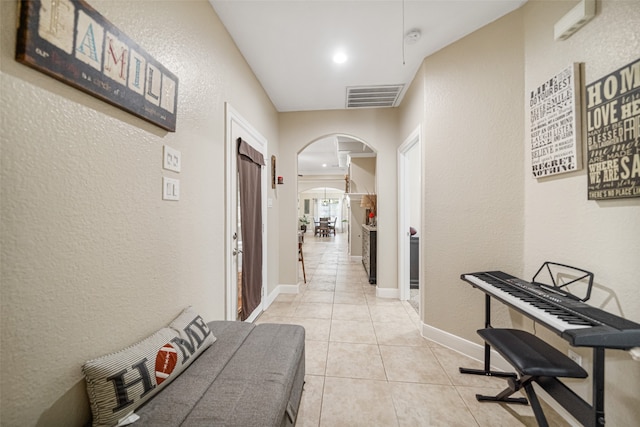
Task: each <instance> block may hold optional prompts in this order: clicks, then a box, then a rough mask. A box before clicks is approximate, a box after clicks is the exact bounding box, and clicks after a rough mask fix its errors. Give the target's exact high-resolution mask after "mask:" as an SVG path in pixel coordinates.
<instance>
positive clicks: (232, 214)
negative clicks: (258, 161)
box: [225, 104, 267, 322]
mask: <svg viewBox="0 0 640 427" xmlns="http://www.w3.org/2000/svg"><path fill="white" fill-rule="evenodd" d="M225 113H226V136H225V139H226V141H225V143H226V164H227V166H228V167H227V171H226V204H225V206H226V226H225V228H226V230H225V234H226V236H225V248H226V266H225V283H226V296H227V298H226V310H225V311H226V319H227V320H245V321H247V322H252V321H253V320H255V319H256V318H257V317H258V315H259V314H260V313H261V312H262V311H263V309H264V300H265V298H264V297H265V295H266V286H267V263H266V253H267V235H266V232H265V226H264V224H265V223H266V219H267V215H266V214H267V210H266V206H267V204H266V194H267V172H266V169H267V168H266V167H264V166H262V167H260V168H259V171H258V175H259V184H257V185H259V188H260V191H259V193H260V195H261V197H259V198H257V199H256V201H255V206H256V209H259V215H257V216H256V218H261V219H260V220H259V222H261V223H260V224H253V225H254V226H255V227H254V228H253V231H250V233H247V228H246V227H243V226H242V225H243V224H242V221H243V218H247V217H249V214H250V213H251V212H249V211H247V209H246V208H245V211H246V212H244V213H243V212H241V202H240V185H239V179H238V170H239V164H238V156H237V154H238V140H242V141H243V143H244V144H246V145H244V147H245V150H250V151H252V152H254V153H255V155H256V156H257V157H260V156H262V158H265V157H266V153H267V140H266V139H265V138H264V137H263V136H262V135H260V133H259V132H257V131H256V130H255V129H254V128H253V127H252V126H251V125H250V124H249V123H248V122H247V121H246V120H245V119H244V118H243V117H242V116H240V114H239V113H238V112H237V111H235V110H234V109H233V107H231V105H229V104H225ZM252 210H253V209H252ZM246 225H247V224H245V226H246ZM243 229H244V231H245V233H244V234H245V235H243ZM247 234H259V237H261V245H260V246H261V248H259V250H257V251H255V250H254V251H253V253H254V254H258V255H257V256H258V257H259V264H261V266H262V268H261V269H259V270H260V271H258V272H257V273H255V274H254V275H255V276H257V277H256V282H257V283H259V284H260V285H259V289H258V290H257V291H256V292H254V294H255V295H254V298H252V301H253V302H252V303H251V304H249V305H248V306H243V305H244V304H246V297H247V295H243V283H244V282H246V280H247V275H248V272H244V274H243V271H242V270H243V268H242V265H243V256H244V255H245V251H246V250H247V243H248V242H249V241H250V239H249V238H250V236H248V235H247ZM248 239H249V240H248ZM259 240H260V239H259ZM253 249H255V248H253ZM246 255H249V254H246ZM245 261H246V259H245ZM245 264H246V263H245ZM254 306H255V309H254V308H253V307H254ZM247 307H249V308H250V310H247Z"/></svg>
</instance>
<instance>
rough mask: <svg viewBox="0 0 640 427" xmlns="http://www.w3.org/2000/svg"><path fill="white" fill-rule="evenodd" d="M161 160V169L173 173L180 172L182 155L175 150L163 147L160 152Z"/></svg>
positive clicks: (166, 146)
mask: <svg viewBox="0 0 640 427" xmlns="http://www.w3.org/2000/svg"><path fill="white" fill-rule="evenodd" d="M162 158H163V161H162V167H163V168H165V169H167V170H170V171H174V172H180V168H181V166H182V153H180V152H179V151H178V150H176V149H175V148H171V147H169V146H168V145H165V146H163V150H162Z"/></svg>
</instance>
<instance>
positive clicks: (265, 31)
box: [209, 0, 526, 175]
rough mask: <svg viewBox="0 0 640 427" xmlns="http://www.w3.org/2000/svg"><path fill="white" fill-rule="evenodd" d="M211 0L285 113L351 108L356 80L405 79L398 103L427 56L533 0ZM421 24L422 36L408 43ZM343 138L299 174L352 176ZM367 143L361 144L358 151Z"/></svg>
mask: <svg viewBox="0 0 640 427" xmlns="http://www.w3.org/2000/svg"><path fill="white" fill-rule="evenodd" d="M209 1H210V2H211V4H212V5H213V7H214V9H215V11H216V13H217V14H218V16H219V17H220V19H221V20H222V22H223V24H224V25H225V27H226V28H227V30H228V31H229V33H230V34H231V37H232V38H233V40H234V42H235V43H236V45H237V46H238V48H239V49H240V52H241V53H242V55H243V56H244V58H245V59H246V61H247V62H248V64H249V66H250V67H251V69H252V70H253V72H254V73H255V75H256V77H257V78H258V80H259V81H260V83H261V84H262V86H263V87H264V89H265V91H266V92H267V94H268V95H269V97H270V98H271V101H272V102H273V104H274V105H275V107H276V109H277V110H278V111H280V112H287V111H305V110H328V109H344V108H346V95H347V88H348V87H354V86H356V87H359V86H379V85H404V89H403V90H402V91H401V92H400V94H399V96H398V99H397V102H396V105H398V104H399V103H400V101H401V100H402V97H403V96H404V91H405V90H406V89H407V88H408V86H409V84H410V83H411V81H412V80H413V78H414V76H415V73H416V71H417V70H418V68H419V67H420V64H421V63H422V61H423V59H424V58H425V57H427V56H429V55H431V54H433V53H434V52H437V51H438V50H440V49H442V48H443V47H445V46H447V45H449V44H451V43H453V42H455V41H456V40H458V39H460V38H462V37H464V36H465V35H467V34H470V33H472V32H473V31H475V30H477V29H479V28H481V27H483V26H484V25H486V24H488V23H490V22H492V21H494V20H496V19H498V18H500V17H501V16H503V15H505V14H507V13H509V12H511V11H512V10H515V9H517V8H519V7H520V6H522V5H523V4H524V3H525V2H526V0H404V1H403V0H209ZM414 30H417V31H419V32H420V34H421V37H420V39H419V40H418V41H417V42H415V43H411V44H410V43H405V35H406V34H408V33H409V32H411V31H414ZM338 50H341V51H343V52H344V53H345V54H346V55H347V56H348V60H347V61H346V62H345V63H344V64H340V65H338V64H335V63H334V62H333V61H332V57H333V55H334V54H335V53H336V51H338ZM340 143H342V144H343V145H344V144H345V143H346V140H345V139H344V138H342V140H340V138H339V137H329V138H325V139H323V140H321V141H317V142H316V143H314V144H311V145H310V146H308V147H307V148H306V149H305V150H304V151H302V152H301V153H300V155H299V156H298V174H300V175H343V174H346V168H345V167H344V166H343V164H342V163H343V162H342V159H340V153H339V151H340V149H339V144H340ZM361 145H362V144H361V143H359V142H355V146H356V148H355V150H356V151H357V150H358V149H360V146H361ZM343 149H344V147H343ZM322 164H327V166H326V167H322Z"/></svg>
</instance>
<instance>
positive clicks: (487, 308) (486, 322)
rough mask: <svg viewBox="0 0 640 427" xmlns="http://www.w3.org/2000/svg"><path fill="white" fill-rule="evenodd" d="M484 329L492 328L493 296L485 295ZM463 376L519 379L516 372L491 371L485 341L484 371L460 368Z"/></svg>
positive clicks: (487, 345)
mask: <svg viewBox="0 0 640 427" xmlns="http://www.w3.org/2000/svg"><path fill="white" fill-rule="evenodd" d="M484 327H485V328H491V327H492V326H491V296H490V295H489V294H484ZM458 369H459V370H460V373H461V374H471V375H483V376H485V377H500V378H517V375H516V373H515V372H502V371H492V370H491V346H490V345H489V344H488V343H487V342H486V341H485V344H484V369H469V368H458ZM523 400H524V402H523V401H519V402H517V403H524V404H526V403H527V399H524V398H523Z"/></svg>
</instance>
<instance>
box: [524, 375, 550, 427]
mask: <svg viewBox="0 0 640 427" xmlns="http://www.w3.org/2000/svg"><path fill="white" fill-rule="evenodd" d="M524 391H525V392H526V393H527V396H528V397H529V402H530V403H531V409H533V414H534V415H535V416H536V421H537V422H538V427H549V423H547V418H546V417H545V416H544V412H542V406H540V401H539V400H538V396H537V395H536V392H535V390H534V389H533V386H532V385H531V382H528V383H527V384H525V385H524Z"/></svg>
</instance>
